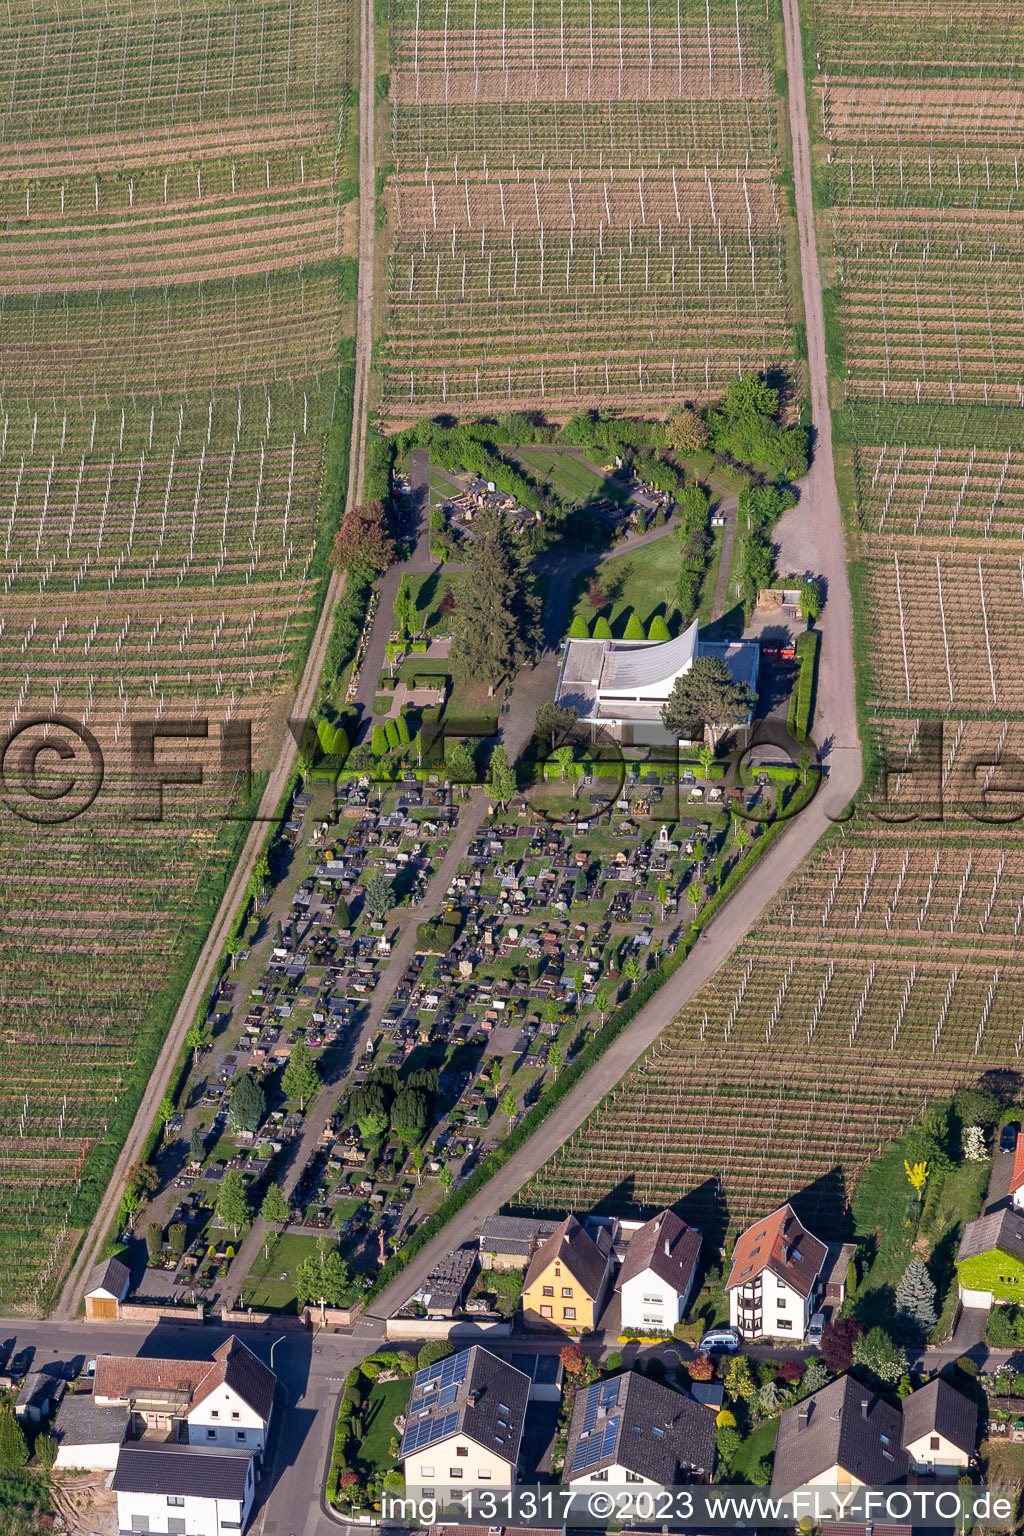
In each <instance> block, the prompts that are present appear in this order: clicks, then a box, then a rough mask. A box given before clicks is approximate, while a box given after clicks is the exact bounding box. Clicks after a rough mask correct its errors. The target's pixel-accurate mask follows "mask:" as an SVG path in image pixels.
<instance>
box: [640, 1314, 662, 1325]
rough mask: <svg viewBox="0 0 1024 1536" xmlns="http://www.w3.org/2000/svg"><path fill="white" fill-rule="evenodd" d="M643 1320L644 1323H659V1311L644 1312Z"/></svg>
mask: <svg viewBox="0 0 1024 1536" xmlns="http://www.w3.org/2000/svg"><path fill="white" fill-rule="evenodd" d="M644 1322H645V1323H659V1324H660V1323H661V1313H660V1312H645V1313H644Z"/></svg>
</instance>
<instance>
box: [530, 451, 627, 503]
mask: <svg viewBox="0 0 1024 1536" xmlns="http://www.w3.org/2000/svg"><path fill="white" fill-rule="evenodd" d="M516 458H518V459H519V460H521V462H522V463H523V464H524V465H525V466H526V468H527V469H528V470H529V471H530V473H531V474H533V475H534V477H535V478H536V479H543V480H548V481H550V483H551V486H552V489H553V490H554V491H555V492H556V493H557V494H558V495H559V496H561V498H562V500H563V501H589V500H593V499H595V498H597V497H599V496H603V495H604V494H605V491H606V481H605V477H604V475H602V474H601V472H600V471H599V470H597V469H592V468H591V467H590V466H589V465H587V464H584V463H582V462H581V461H580V460H579V459H578V458H577V457H576V456H575V454H573V453H570V452H568V451H566V450H565V449H562V450H558V449H552V448H524V449H522V451H521V452H520V453H517V454H516Z"/></svg>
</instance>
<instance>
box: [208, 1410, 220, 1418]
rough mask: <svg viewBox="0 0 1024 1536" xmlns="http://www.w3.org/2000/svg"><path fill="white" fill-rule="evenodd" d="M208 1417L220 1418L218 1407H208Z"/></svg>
mask: <svg viewBox="0 0 1024 1536" xmlns="http://www.w3.org/2000/svg"><path fill="white" fill-rule="evenodd" d="M210 1418H211V1419H219V1418H220V1409H219V1408H211V1409H210Z"/></svg>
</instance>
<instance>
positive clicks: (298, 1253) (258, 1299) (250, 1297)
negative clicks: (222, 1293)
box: [245, 1232, 334, 1313]
mask: <svg viewBox="0 0 1024 1536" xmlns="http://www.w3.org/2000/svg"><path fill="white" fill-rule="evenodd" d="M323 1235H324V1237H325V1238H326V1239H327V1242H328V1243H332V1242H333V1241H334V1237H333V1234H332V1233H330V1232H325V1233H324V1234H323ZM316 1244H317V1240H316V1238H315V1237H300V1236H298V1235H296V1234H293V1233H288V1232H286V1233H284V1234H283V1235H281V1236H274V1237H272V1238H271V1239H270V1247H269V1249H268V1257H267V1258H264V1257H263V1249H262V1248H261V1249H260V1251H259V1253H258V1254H257V1256H256V1260H255V1262H254V1263H253V1266H252V1268H251V1269H250V1271H249V1278H248V1280H247V1281H246V1284H245V1300H246V1305H247V1306H251V1307H253V1308H255V1309H256V1311H261V1310H263V1309H265V1308H270V1309H272V1310H274V1311H275V1312H295V1313H297V1312H298V1310H299V1303H298V1298H297V1296H296V1294H295V1273H296V1271H297V1269H298V1267H299V1265H300V1263H301V1262H302V1260H303V1259H305V1258H310V1257H312V1256H313V1255H314V1254H315V1253H316ZM282 1276H284V1278H283V1279H282V1278H281V1277H282Z"/></svg>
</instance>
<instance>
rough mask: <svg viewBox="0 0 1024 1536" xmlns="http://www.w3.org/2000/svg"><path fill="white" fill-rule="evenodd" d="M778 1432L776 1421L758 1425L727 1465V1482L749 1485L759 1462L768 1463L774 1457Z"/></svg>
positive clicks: (770, 1420)
mask: <svg viewBox="0 0 1024 1536" xmlns="http://www.w3.org/2000/svg"><path fill="white" fill-rule="evenodd" d="M778 1432H779V1421H778V1419H769V1420H768V1422H767V1423H766V1424H759V1425H758V1427H757V1428H756V1429H755V1430H752V1431H751V1433H750V1434H749V1435H748V1436H747V1438H746V1439H745V1440H744V1442H743V1444H742V1445H741V1446H740V1448H739V1450H738V1451H737V1452H736V1455H735V1456H734V1457H733V1459H732V1461H731V1462H730V1463H729V1481H730V1482H737V1483H738V1482H745V1483H749V1482H751V1481H752V1480H753V1471H754V1468H755V1467H756V1466H757V1464H758V1462H759V1461H770V1460H771V1458H772V1457H773V1456H774V1455H775V1437H776V1435H777V1434H778Z"/></svg>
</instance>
